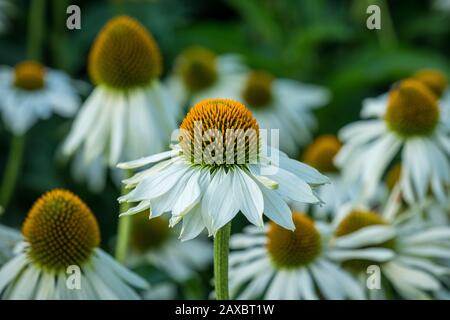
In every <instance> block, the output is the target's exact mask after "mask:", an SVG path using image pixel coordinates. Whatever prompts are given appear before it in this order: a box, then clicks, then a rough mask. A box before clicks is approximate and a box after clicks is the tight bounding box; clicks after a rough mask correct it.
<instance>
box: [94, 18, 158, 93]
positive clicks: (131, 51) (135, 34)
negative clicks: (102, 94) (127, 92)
mask: <svg viewBox="0 0 450 320" xmlns="http://www.w3.org/2000/svg"><path fill="white" fill-rule="evenodd" d="M161 70H162V62H161V54H160V52H159V48H158V45H157V44H156V42H155V40H154V39H153V37H152V35H151V34H150V33H149V32H148V31H147V30H146V29H145V28H144V27H143V26H142V25H141V24H140V23H139V22H137V21H136V20H134V19H132V18H130V17H128V16H119V17H116V18H114V19H111V20H110V21H109V22H108V23H107V24H106V25H105V26H104V27H103V29H102V31H100V33H99V34H98V36H97V39H96V40H95V42H94V45H93V46H92V50H91V52H90V55H89V74H90V76H91V79H92V81H93V82H94V83H96V84H104V85H106V86H109V87H111V88H117V89H128V88H134V87H139V86H145V85H148V84H149V83H150V82H151V81H152V80H153V79H155V78H157V77H159V75H160V74H161Z"/></svg>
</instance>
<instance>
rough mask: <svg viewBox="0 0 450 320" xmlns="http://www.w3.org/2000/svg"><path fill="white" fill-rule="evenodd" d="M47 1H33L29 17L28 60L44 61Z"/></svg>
mask: <svg viewBox="0 0 450 320" xmlns="http://www.w3.org/2000/svg"><path fill="white" fill-rule="evenodd" d="M44 15H45V0H32V1H31V4H30V12H29V16H28V44H27V53H28V59H31V60H36V61H42V44H43V40H44V22H45V19H44Z"/></svg>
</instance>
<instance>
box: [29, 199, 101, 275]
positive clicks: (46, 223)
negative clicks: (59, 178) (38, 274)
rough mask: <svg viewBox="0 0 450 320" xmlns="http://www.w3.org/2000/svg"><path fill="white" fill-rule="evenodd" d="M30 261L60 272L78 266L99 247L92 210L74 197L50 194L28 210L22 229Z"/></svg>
mask: <svg viewBox="0 0 450 320" xmlns="http://www.w3.org/2000/svg"><path fill="white" fill-rule="evenodd" d="M22 233H23V236H24V238H25V241H27V242H28V243H29V245H30V250H29V251H28V255H29V257H30V259H31V260H32V261H33V262H34V263H35V264H36V265H39V266H41V267H42V268H45V269H48V270H51V271H62V270H65V269H66V268H67V266H69V265H73V264H76V265H81V264H83V263H85V262H86V261H87V260H89V258H90V257H91V255H92V253H93V250H94V249H95V248H97V247H98V246H99V244H100V231H99V228H98V224H97V220H96V219H95V217H94V215H93V214H92V212H91V210H90V209H89V208H88V207H87V206H86V205H85V204H84V203H83V202H82V201H81V200H80V198H78V197H77V196H76V195H74V194H73V193H70V192H68V191H65V190H53V191H50V192H48V193H46V194H44V195H43V196H42V197H41V198H39V199H38V200H37V201H36V203H35V204H34V205H33V207H32V208H31V210H30V212H29V213H28V216H27V218H26V220H25V223H24V225H23V229H22Z"/></svg>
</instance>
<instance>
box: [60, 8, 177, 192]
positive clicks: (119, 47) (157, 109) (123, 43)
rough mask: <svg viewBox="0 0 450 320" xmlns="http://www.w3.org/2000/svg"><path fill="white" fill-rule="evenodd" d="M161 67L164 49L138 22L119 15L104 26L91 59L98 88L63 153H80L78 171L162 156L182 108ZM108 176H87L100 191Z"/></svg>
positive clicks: (81, 111)
mask: <svg viewBox="0 0 450 320" xmlns="http://www.w3.org/2000/svg"><path fill="white" fill-rule="evenodd" d="M161 69H162V62H161V54H160V51H159V48H158V46H157V44H156V42H155V40H154V39H153V37H152V36H151V34H150V33H149V32H148V31H147V30H146V29H145V28H144V27H143V26H142V25H141V24H140V23H139V22H137V21H136V20H134V19H132V18H130V17H127V16H120V17H116V18H113V19H112V20H110V21H109V22H108V23H107V24H106V25H105V26H104V27H103V29H102V31H101V32H100V33H99V35H98V36H97V39H96V40H95V42H94V45H93V47H92V49H91V52H90V56H89V74H90V77H91V79H92V80H93V82H94V83H95V84H96V88H95V89H94V91H93V92H92V94H91V95H90V96H89V97H88V99H87V100H86V101H85V103H84V105H83V106H82V108H81V110H80V112H79V114H78V116H77V118H76V119H75V122H74V124H73V127H72V130H71V132H70V133H69V135H68V137H67V139H66V141H65V143H64V145H63V152H64V154H66V155H72V154H74V153H80V154H81V158H78V159H77V161H81V162H82V163H80V164H79V165H78V168H85V170H86V172H90V171H93V172H97V171H99V168H100V167H105V166H106V165H108V164H109V165H110V166H115V165H116V164H117V162H118V161H127V160H130V159H136V158H139V157H142V156H143V155H145V154H149V153H150V154H151V153H156V152H161V151H162V150H163V149H164V148H165V146H166V145H168V144H169V143H170V134H171V132H172V130H173V129H175V128H176V120H177V116H178V115H177V113H178V112H179V110H178V109H177V107H176V104H175V103H174V99H172V97H171V95H170V93H169V91H168V90H167V89H166V88H165V87H164V86H163V85H162V84H161V83H160V81H159V76H160V74H161ZM100 171H101V170H100ZM86 176H88V175H87V174H86ZM105 176H106V175H105V174H98V175H95V174H94V175H89V176H88V177H87V178H88V179H94V178H96V179H97V180H99V181H93V182H91V185H94V186H97V188H98V189H99V188H101V187H102V185H103V183H102V182H101V181H100V179H104V178H105Z"/></svg>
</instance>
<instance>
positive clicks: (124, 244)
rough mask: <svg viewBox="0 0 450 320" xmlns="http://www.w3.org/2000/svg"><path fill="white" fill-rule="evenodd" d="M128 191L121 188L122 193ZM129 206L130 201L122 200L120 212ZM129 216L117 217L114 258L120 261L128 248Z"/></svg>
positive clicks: (129, 175) (129, 174)
mask: <svg viewBox="0 0 450 320" xmlns="http://www.w3.org/2000/svg"><path fill="white" fill-rule="evenodd" d="M131 175H132V173H131V171H129V172H128V177H131ZM127 193H128V190H127V189H125V186H124V187H123V188H122V195H125V194H127ZM129 208H130V203H128V202H123V203H121V204H120V213H122V212H125V211H127V210H128V209H129ZM131 219H132V217H131V216H123V217H120V218H119V224H118V227H117V242H116V254H115V257H116V260H117V261H119V262H120V263H124V262H125V258H126V255H127V250H128V243H129V239H130V231H131Z"/></svg>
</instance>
